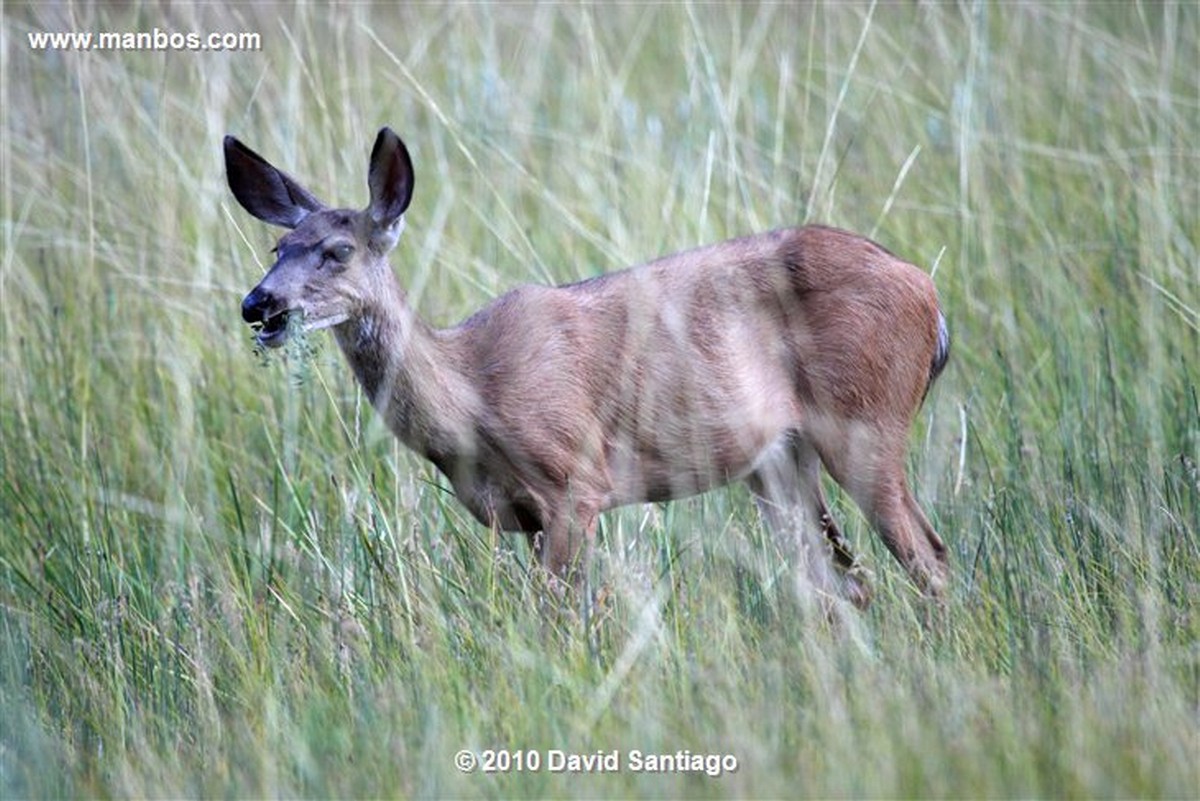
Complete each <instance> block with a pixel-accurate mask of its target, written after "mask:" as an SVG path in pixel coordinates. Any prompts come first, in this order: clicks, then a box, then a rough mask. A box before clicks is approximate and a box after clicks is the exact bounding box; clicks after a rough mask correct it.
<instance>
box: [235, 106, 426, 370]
mask: <svg viewBox="0 0 1200 801" xmlns="http://www.w3.org/2000/svg"><path fill="white" fill-rule="evenodd" d="M225 170H226V174H227V176H228V179H229V188H230V189H231V190H233V195H234V197H236V198H237V200H238V202H239V203H241V204H242V207H243V208H245V209H246V211H248V212H250V213H251V214H253V215H254V216H255V217H257V218H258V219H260V220H262V221H263V222H268V223H271V224H273V225H278V226H281V227H283V228H288V229H290V231H289V232H288V233H286V234H284V235H283V237H282V238H280V240H279V242H278V243H277V244H276V245H275V248H274V251H273V252H274V253H275V264H274V265H272V267H271V269H270V270H269V271H268V272H267V274H266V276H264V277H263V279H262V281H260V282H259V284H258V286H256V287H254V289H252V290H251V291H250V294H248V295H246V298H245V300H243V301H242V319H244V320H245V321H246V322H247V323H250V324H251V325H253V326H255V327H256V329H257V341H258V343H259V344H260V345H262V346H264V347H270V348H275V347H279V346H280V345H282V344H283V343H284V342H285V341H286V340H287V338H288V336H289V333H290V332H291V331H293V330H295V329H296V328H299V329H301V330H305V331H311V330H316V329H319V328H328V327H330V326H335V325H338V324H340V323H343V322H345V321H347V320H349V319H352V318H354V317H355V316H356V314H357V313H358V312H359V311H360V310H361V308H362V306H363V304H364V301H366V300H367V299H369V298H371V297H373V296H374V295H375V294H376V290H377V289H378V288H379V285H380V282H381V281H382V280H383V276H384V274H385V273H386V272H387V271H388V269H389V268H388V264H387V254H388V252H389V251H390V250H391V249H392V248H394V247H395V246H396V242H397V241H398V240H399V239H400V232H401V231H402V230H403V228H404V211H405V210H406V209H407V208H408V204H409V201H410V200H411V199H412V191H413V168H412V160H411V159H410V158H409V155H408V150H407V148H405V146H404V143H403V142H402V141H400V137H399V136H397V135H396V134H395V133H394V132H393V131H392V130H391V129H390V128H386V127H385V128H383V129H381V130H380V131H379V135H378V136H377V137H376V138H375V146H374V147H373V148H372V149H371V159H370V164H369V167H368V171H367V184H368V187H369V189H370V193H371V199H370V202H369V203H368V205H367V207H366V208H365V209H363V210H362V211H354V210H351V209H331V208H328V207H327V206H326V205H325V204H324V203H322V202H321V201H320V200H318V199H317V198H316V197H315V196H314V195H313V194H312V193H311V192H309V191H308V190H307V189H305V188H304V187H303V186H301V185H300V184H299V183H298V182H297V181H296V180H295V179H294V178H292V177H291V176H290V175H288V174H287V173H285V172H283V171H282V170H280V169H278V168H276V167H274V166H272V165H271V164H270V163H269V162H268V161H267V160H266V159H264V158H263V157H262V156H260V155H258V154H257V153H255V152H254V151H253V150H251V149H250V148H248V147H246V146H245V145H243V144H242V143H241V142H239V141H238V140H237V139H235V138H234V137H232V136H226V137H225Z"/></svg>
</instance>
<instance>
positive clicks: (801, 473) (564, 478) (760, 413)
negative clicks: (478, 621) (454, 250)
mask: <svg viewBox="0 0 1200 801" xmlns="http://www.w3.org/2000/svg"><path fill="white" fill-rule="evenodd" d="M224 144H225V164H226V171H227V174H228V179H229V187H230V189H231V190H232V191H233V194H234V196H235V197H236V198H237V200H238V201H239V202H240V203H241V205H242V206H243V207H244V208H245V209H246V211H248V212H250V213H251V214H252V215H254V216H255V217H257V218H258V219H260V220H262V221H264V222H268V223H272V224H274V225H279V226H282V227H284V228H288V229H291V230H290V232H289V233H286V234H285V235H284V236H283V237H282V238H281V239H280V240H279V243H278V245H277V246H276V248H275V251H274V252H275V254H276V257H277V260H276V262H275V264H274V266H272V267H271V269H270V271H269V272H268V273H267V274H266V276H265V277H264V278H263V279H262V281H261V282H260V283H259V284H258V286H256V287H255V288H254V289H253V290H252V291H251V292H250V294H248V295H247V296H246V298H245V300H244V301H243V303H242V317H243V318H244V319H245V320H246V322H248V323H250V324H251V325H252V326H254V327H255V328H256V330H257V340H258V342H259V344H260V345H262V346H265V347H278V346H279V345H281V344H282V343H283V342H284V341H285V339H286V338H287V337H288V335H289V332H290V331H292V330H295V329H297V328H300V329H303V330H313V329H319V328H332V329H333V333H334V336H335V337H336V338H337V342H338V345H339V346H340V347H341V350H342V352H343V353H344V354H345V356H346V359H347V361H349V363H350V366H351V368H352V369H353V371H354V374H355V375H356V376H357V378H358V381H359V382H360V384H361V385H362V388H363V390H364V392H365V393H366V395H367V397H368V398H369V399H370V401H371V403H372V404H373V405H374V406H375V408H376V409H377V410H378V412H379V413H380V414H381V415H383V418H384V419H385V420H386V421H387V424H388V426H389V427H390V428H391V430H392V431H393V432H394V433H395V434H396V436H397V437H399V438H400V439H401V440H402V441H403V442H404V443H405V444H406V445H407V446H408V447H410V448H412V449H413V450H414V451H416V452H418V453H420V454H422V455H423V456H425V457H426V458H427V459H429V460H430V461H432V462H433V463H434V465H436V466H437V468H438V470H440V471H441V472H442V473H443V474H445V476H446V477H447V478H448V479H449V481H450V483H451V484H452V485H453V487H454V491H455V493H456V494H457V496H458V498H459V500H460V501H461V502H462V503H463V504H464V505H465V506H466V507H467V509H469V510H470V511H471V513H472V514H473V515H474V516H475V517H476V518H477V519H478V520H479V521H480V522H481V523H483V524H484V525H487V526H493V527H496V528H499V529H502V530H508V531H521V532H525V533H526V534H527V535H528V537H529V539H530V543H531V545H532V548H533V550H534V552H535V554H536V555H537V556H538V558H539V559H540V561H541V563H542V564H543V565H544V566H545V567H546V568H548V569H549V570H550V571H551V572H552V573H553V574H554V575H556V576H558V577H560V578H563V579H575V578H578V576H579V570H580V568H582V567H583V565H584V564H585V563H586V558H587V555H588V553H589V552H590V550H591V546H592V542H593V539H594V534H595V529H596V519H597V515H598V514H599V513H600V512H602V511H604V510H606V509H610V508H613V507H616V506H621V505H625V504H632V503H638V502H646V501H665V500H668V499H672V498H681V497H685V496H688V495H693V494H696V493H701V492H705V491H707V490H710V489H712V488H714V487H718V486H721V485H724V484H728V483H730V482H732V481H735V480H738V479H742V480H745V481H746V482H747V483H748V484H749V486H750V489H751V491H752V493H753V495H754V497H755V499H756V501H757V503H758V505H759V508H760V511H761V513H762V517H763V518H765V521H766V523H767V524H768V526H769V528H770V529H771V530H772V531H773V532H774V533H775V534H776V535H777V536H782V537H784V538H785V541H786V543H787V544H788V546H789V550H790V553H791V554H792V556H793V558H795V559H797V560H798V561H799V562H801V563H802V565H801V567H802V569H803V571H804V572H807V574H808V576H809V578H810V580H811V585H809V586H815V588H816V589H817V590H818V591H819V592H820V593H821V594H822V596H823V597H828V596H830V595H835V594H838V593H840V594H841V595H843V596H845V597H848V598H849V599H850V600H851V601H853V602H854V603H855V604H857V605H858V606H860V607H865V606H866V604H867V603H868V602H869V600H870V590H869V586H868V584H867V583H866V581H865V579H864V577H863V575H862V571H860V570H859V569H858V566H857V563H856V560H855V558H854V556H853V555H852V554H851V551H850V549H849V547H848V544H847V542H846V540H845V539H844V538H843V536H842V535H841V533H840V532H839V531H838V528H837V526H836V525H835V523H834V522H833V520H832V518H831V517H830V516H829V513H828V510H827V509H826V506H825V500H824V497H823V494H822V489H821V482H820V466H821V465H824V467H825V469H826V470H827V471H828V472H829V474H830V475H831V476H832V477H833V478H834V480H835V481H837V482H838V484H840V485H841V486H842V487H843V488H844V489H845V490H846V491H847V492H848V493H849V494H850V496H851V497H852V498H854V500H855V502H856V503H857V504H858V505H859V507H860V508H862V510H863V511H864V512H865V513H866V515H867V517H868V518H869V520H870V521H871V523H872V524H873V525H874V527H875V528H876V529H877V530H878V532H879V534H880V535H881V536H882V537H883V541H884V542H885V543H886V544H887V547H888V548H889V549H890V550H891V552H892V553H893V554H894V555H895V557H896V558H897V559H898V560H899V561H900V563H901V564H902V565H903V566H904V567H905V568H906V569H907V571H908V573H909V575H910V576H911V578H912V579H913V581H914V582H915V583H916V584H917V585H918V587H919V588H921V589H922V590H924V591H925V592H926V593H928V594H930V595H937V594H939V593H940V591H941V589H942V587H943V584H944V582H945V579H946V572H947V566H946V549H945V546H944V545H943V543H942V541H941V539H939V538H938V535H937V534H936V533H935V532H934V530H933V528H932V527H931V526H930V524H929V521H928V520H927V519H926V517H925V515H924V514H923V513H922V511H921V509H920V507H918V506H917V502H916V500H914V498H913V496H912V493H911V492H910V491H909V488H908V485H907V483H906V480H905V475H904V459H905V450H906V445H907V439H908V429H909V427H910V425H911V424H912V421H913V418H914V416H915V415H916V412H917V410H918V408H919V407H920V405H921V403H922V401H923V399H924V396H925V393H926V392H927V391H928V389H929V386H930V384H932V382H933V380H934V379H935V378H936V377H937V375H938V373H939V372H940V371H941V369H942V367H943V365H944V364H945V362H946V358H947V356H948V352H949V337H948V334H947V330H946V324H945V319H944V318H943V317H942V314H941V312H940V310H939V308H938V300H937V293H936V291H935V289H934V286H933V282H932V281H931V280H930V278H929V276H927V275H926V274H925V273H924V272H922V271H921V270H919V269H917V268H916V267H914V266H912V265H910V264H908V263H906V262H904V261H901V260H900V259H898V258H897V257H895V256H894V255H892V254H891V253H889V252H888V251H886V250H885V249H883V248H882V247H880V246H879V245H877V244H874V243H873V242H871V241H869V240H867V239H865V238H863V237H860V236H856V235H854V234H851V233H848V232H845V231H840V230H837V229H834V228H826V227H821V226H808V227H804V228H794V229H788V230H780V231H774V232H771V233H766V234H761V235H758V236H750V237H746V238H742V239H734V240H731V241H728V242H723V243H721V244H716V245H710V246H708V247H702V248H697V249H695V250H689V251H686V252H683V253H678V254H675V255H672V256H666V257H664V258H661V259H658V260H657V261H653V262H650V263H648V264H644V265H642V266H639V267H633V268H631V269H627V270H623V271H620V272H614V273H610V274H607V275H602V276H599V277H596V278H592V279H590V280H586V281H581V282H579V283H574V284H568V285H565V286H559V287H547V286H522V287H519V288H517V289H514V290H512V291H511V292H509V293H508V294H506V295H503V296H502V297H500V298H498V299H497V300H495V301H494V302H492V303H491V304H489V305H487V306H485V307H484V308H483V309H481V310H480V311H478V312H476V313H475V314H474V315H472V316H471V317H469V318H467V319H466V320H464V321H463V322H461V323H459V324H458V325H457V326H454V327H453V328H448V329H437V328H433V327H430V326H429V325H427V324H426V323H425V322H424V321H422V319H421V318H420V317H419V316H418V315H417V313H416V312H415V311H414V310H413V308H412V307H411V306H410V304H409V302H408V299H407V297H406V294H405V291H404V289H403V288H401V286H400V284H399V283H398V282H397V280H396V277H395V275H394V274H393V272H392V269H391V267H390V266H389V264H388V261H387V254H388V252H389V251H390V250H391V249H392V248H393V247H394V246H395V245H396V242H397V240H398V239H399V237H400V232H401V230H402V229H403V226H404V212H405V210H406V209H407V208H408V204H409V200H410V199H411V198H412V192H413V169H412V162H411V160H410V158H409V155H408V151H407V149H406V148H405V146H404V143H403V142H401V140H400V138H399V137H398V136H397V135H396V134H395V133H393V132H392V131H391V130H390V129H388V128H384V129H382V130H381V131H380V132H379V135H378V137H377V138H376V140H375V145H374V148H373V149H372V151H371V157H370V166H369V168H368V172H367V183H368V186H369V189H370V203H369V204H368V205H367V207H366V209H364V210H362V211H353V210H348V209H333V208H328V207H327V206H326V205H325V204H324V203H322V202H321V201H319V200H317V198H316V197H315V196H313V195H312V194H311V193H310V192H308V190H306V189H304V188H303V187H301V186H300V184H298V183H297V182H296V181H295V179H293V178H292V177H290V176H289V175H287V174H286V173H284V172H282V171H280V170H278V169H276V168H275V167H273V166H271V165H270V164H269V163H268V162H267V161H265V160H264V159H263V158H262V157H261V156H259V155H258V154H256V153H254V152H253V151H252V150H250V149H249V148H247V147H246V146H245V145H243V144H242V143H241V142H239V141H238V140H237V139H234V138H233V137H231V136H227V137H226V138H225V143H224ZM835 568H836V569H835ZM802 575H803V573H802Z"/></svg>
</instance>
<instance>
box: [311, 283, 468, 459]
mask: <svg viewBox="0 0 1200 801" xmlns="http://www.w3.org/2000/svg"><path fill="white" fill-rule="evenodd" d="M385 273H386V275H385V276H384V278H383V280H382V281H380V285H379V286H378V287H377V288H375V290H374V291H372V292H370V293H368V294H369V298H368V299H367V300H366V301H365V303H364V305H363V307H362V309H361V311H360V313H359V314H356V315H355V316H353V317H351V318H350V319H349V320H347V321H346V322H344V323H342V324H340V325H338V326H337V327H336V328H335V329H334V330H335V334H336V336H337V341H338V345H339V346H340V347H341V349H342V353H343V354H345V356H346V360H347V361H348V362H349V363H350V367H351V369H352V370H353V371H354V375H355V376H356V377H357V378H358V382H359V384H360V385H361V386H362V388H363V391H364V392H365V393H366V395H367V397H368V398H369V399H370V401H371V404H372V405H373V406H374V407H375V409H376V410H377V411H378V412H379V414H381V415H382V416H383V418H384V420H385V421H386V422H387V424H388V427H389V428H390V429H391V430H392V431H393V432H394V433H395V434H396V436H398V437H399V438H400V439H401V440H402V441H403V442H404V443H405V444H406V445H407V446H408V447H410V448H412V449H413V450H415V451H417V452H418V453H421V454H423V455H424V456H426V457H427V458H429V459H431V460H432V461H433V462H434V463H435V464H437V465H438V466H439V467H442V468H443V469H445V468H444V465H445V464H448V463H451V462H454V461H456V460H457V459H458V458H459V457H460V456H461V455H463V451H465V450H468V449H469V448H470V442H471V438H472V436H473V431H474V425H473V423H472V419H473V418H472V415H471V411H470V410H471V408H472V407H473V406H474V404H475V398H476V397H477V396H476V393H475V391H474V388H473V386H472V385H471V383H470V381H469V379H468V377H467V375H466V373H465V370H464V360H463V358H462V356H461V354H460V349H459V348H458V347H457V344H458V343H457V342H456V341H455V339H454V338H453V336H452V335H451V334H450V333H449V332H443V331H438V330H436V329H434V328H432V327H430V326H429V325H428V324H426V323H425V321H424V320H422V319H421V318H420V317H419V316H418V315H417V313H416V311H415V310H414V309H413V308H412V306H410V305H409V303H408V298H407V296H406V293H405V292H404V289H403V288H402V287H401V286H400V285H399V282H397V281H396V279H395V277H394V276H393V275H392V274H391V270H390V269H388V270H386V271H385Z"/></svg>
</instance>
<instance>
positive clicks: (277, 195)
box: [225, 136, 325, 228]
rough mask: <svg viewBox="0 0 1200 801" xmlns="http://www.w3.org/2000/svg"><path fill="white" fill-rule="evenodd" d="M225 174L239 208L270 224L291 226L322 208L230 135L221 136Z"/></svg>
mask: <svg viewBox="0 0 1200 801" xmlns="http://www.w3.org/2000/svg"><path fill="white" fill-rule="evenodd" d="M225 177H226V179H227V180H228V181H229V188H230V190H232V192H233V196H234V197H235V198H237V201H238V203H241V204H242V208H244V209H245V210H246V211H248V212H250V213H251V214H253V215H254V216H255V217H257V218H258V219H260V220H262V221H263V222H268V223H271V224H272V225H279V226H283V227H284V228H295V227H296V226H297V225H299V224H300V221H301V220H303V219H304V218H305V217H307V216H308V215H309V214H311V213H312V212H314V211H320V210H321V209H323V208H325V204H324V203H322V202H321V201H319V200H317V199H316V198H315V197H313V195H312V193H311V192H309V191H308V190H307V189H305V188H304V187H302V186H301V185H300V184H298V183H296V181H295V179H293V178H292V177H291V176H290V175H288V174H287V173H285V172H283V171H282V170H279V169H276V168H275V167H273V166H271V164H270V162H268V161H267V160H266V159H264V158H263V157H262V156H260V155H258V154H257V153H255V152H254V151H253V150H251V149H250V148H248V147H246V146H245V145H243V144H242V143H241V142H239V141H238V140H237V139H235V138H234V137H232V136H226V137H225Z"/></svg>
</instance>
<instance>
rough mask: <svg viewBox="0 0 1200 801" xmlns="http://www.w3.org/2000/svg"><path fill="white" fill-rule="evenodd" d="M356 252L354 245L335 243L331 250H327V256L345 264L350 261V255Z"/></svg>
mask: <svg viewBox="0 0 1200 801" xmlns="http://www.w3.org/2000/svg"><path fill="white" fill-rule="evenodd" d="M353 253H354V245H347V244H341V245H334V246H333V247H331V248H330V249H329V250H327V251H325V258H327V259H332V260H333V261H336V262H337V263H338V264H345V263H346V262H347V261H349V259H350V256H351V255H352V254H353Z"/></svg>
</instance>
